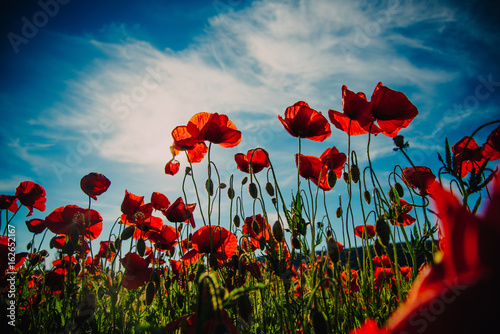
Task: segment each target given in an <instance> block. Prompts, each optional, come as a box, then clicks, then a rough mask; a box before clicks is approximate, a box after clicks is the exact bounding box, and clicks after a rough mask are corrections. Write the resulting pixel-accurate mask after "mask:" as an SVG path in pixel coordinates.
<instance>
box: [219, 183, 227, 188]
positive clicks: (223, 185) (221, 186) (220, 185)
mask: <svg viewBox="0 0 500 334" xmlns="http://www.w3.org/2000/svg"><path fill="white" fill-rule="evenodd" d="M226 187H227V185H226V184H225V183H224V182H221V184H219V188H221V189H226Z"/></svg>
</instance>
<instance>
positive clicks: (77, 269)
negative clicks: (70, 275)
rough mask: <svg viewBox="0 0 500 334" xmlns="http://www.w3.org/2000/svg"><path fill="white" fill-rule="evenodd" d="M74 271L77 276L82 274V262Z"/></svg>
mask: <svg viewBox="0 0 500 334" xmlns="http://www.w3.org/2000/svg"><path fill="white" fill-rule="evenodd" d="M73 270H74V271H75V274H76V275H78V274H79V273H80V270H82V265H81V264H80V262H78V263H77V264H76V265H75V267H74V268H73Z"/></svg>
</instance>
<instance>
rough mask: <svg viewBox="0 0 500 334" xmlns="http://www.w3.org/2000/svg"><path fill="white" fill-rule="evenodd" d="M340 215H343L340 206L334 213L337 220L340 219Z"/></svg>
mask: <svg viewBox="0 0 500 334" xmlns="http://www.w3.org/2000/svg"><path fill="white" fill-rule="evenodd" d="M342 213H343V212H342V207H341V206H339V207H338V208H337V211H336V212H335V215H336V216H337V218H340V217H342Z"/></svg>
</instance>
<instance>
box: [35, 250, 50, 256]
mask: <svg viewBox="0 0 500 334" xmlns="http://www.w3.org/2000/svg"><path fill="white" fill-rule="evenodd" d="M38 254H40V256H42V257H47V256H49V252H47V251H46V250H45V249H42V250H41V251H40V252H39V253H38Z"/></svg>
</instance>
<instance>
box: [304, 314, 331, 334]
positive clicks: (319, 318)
mask: <svg viewBox="0 0 500 334" xmlns="http://www.w3.org/2000/svg"><path fill="white" fill-rule="evenodd" d="M309 318H310V319H311V322H312V325H313V328H314V333H316V334H327V333H330V330H329V329H328V323H327V322H326V319H325V316H324V315H323V313H322V312H319V311H318V310H316V309H315V308H313V309H312V310H311V313H310V314H309Z"/></svg>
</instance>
